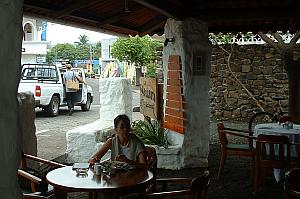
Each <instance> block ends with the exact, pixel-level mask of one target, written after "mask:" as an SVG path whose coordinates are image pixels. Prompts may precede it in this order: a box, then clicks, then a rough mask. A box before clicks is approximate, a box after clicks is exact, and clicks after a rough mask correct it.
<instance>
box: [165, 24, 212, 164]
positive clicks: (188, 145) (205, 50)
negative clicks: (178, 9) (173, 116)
mask: <svg viewBox="0 0 300 199" xmlns="http://www.w3.org/2000/svg"><path fill="white" fill-rule="evenodd" d="M165 37H166V38H174V39H175V42H172V43H170V42H169V43H168V44H167V46H164V50H163V64H164V90H165V91H166V84H167V72H168V71H167V68H168V57H169V55H179V56H180V58H181V65H182V78H183V81H182V82H183V94H184V102H185V103H184V109H185V111H184V112H185V118H186V122H185V133H184V136H183V142H182V150H181V152H180V154H181V161H182V167H185V168H187V167H199V166H201V167H202V166H207V165H208V160H207V158H208V154H209V93H208V91H209V79H210V56H211V45H210V43H209V41H208V29H207V26H206V25H205V24H204V23H202V22H201V21H199V20H196V19H191V18H190V19H186V20H184V21H176V20H173V19H168V21H167V23H166V25H165ZM164 95H165V96H164V99H166V94H164ZM174 134H175V135H176V133H174ZM178 137H179V138H181V137H182V136H181V135H178Z"/></svg>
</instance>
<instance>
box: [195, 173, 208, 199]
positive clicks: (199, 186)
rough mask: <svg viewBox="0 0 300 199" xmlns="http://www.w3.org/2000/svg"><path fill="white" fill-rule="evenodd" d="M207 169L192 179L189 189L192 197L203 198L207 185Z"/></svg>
mask: <svg viewBox="0 0 300 199" xmlns="http://www.w3.org/2000/svg"><path fill="white" fill-rule="evenodd" d="M209 181H210V180H209V171H207V170H206V171H204V174H203V175H202V176H200V177H197V178H195V179H193V180H192V186H191V191H192V193H193V195H194V198H199V199H205V198H206V195H207V189H208V186H209Z"/></svg>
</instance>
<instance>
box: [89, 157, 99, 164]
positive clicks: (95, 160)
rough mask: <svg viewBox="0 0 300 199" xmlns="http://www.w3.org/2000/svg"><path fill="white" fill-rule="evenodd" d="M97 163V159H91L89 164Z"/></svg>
mask: <svg viewBox="0 0 300 199" xmlns="http://www.w3.org/2000/svg"><path fill="white" fill-rule="evenodd" d="M96 162H97V158H94V157H93V158H90V159H89V161H88V163H90V164H95V163H96Z"/></svg>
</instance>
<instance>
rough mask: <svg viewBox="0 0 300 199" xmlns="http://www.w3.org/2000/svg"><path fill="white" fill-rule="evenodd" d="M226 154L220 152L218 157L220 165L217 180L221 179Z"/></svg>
mask: <svg viewBox="0 0 300 199" xmlns="http://www.w3.org/2000/svg"><path fill="white" fill-rule="evenodd" d="M226 156H227V154H226V153H225V152H221V159H220V166H219V173H218V181H219V182H220V181H221V178H222V175H223V171H224V165H225V161H226Z"/></svg>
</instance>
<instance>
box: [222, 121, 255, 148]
mask: <svg viewBox="0 0 300 199" xmlns="http://www.w3.org/2000/svg"><path fill="white" fill-rule="evenodd" d="M218 135H219V139H220V143H221V147H226V145H227V144H228V139H227V135H232V136H238V137H241V138H244V139H248V144H249V148H253V138H252V136H253V132H251V131H246V130H240V129H233V128H225V126H224V124H223V123H222V122H220V123H218Z"/></svg>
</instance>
